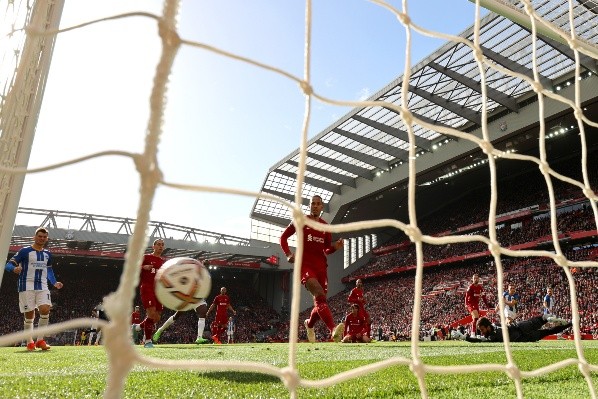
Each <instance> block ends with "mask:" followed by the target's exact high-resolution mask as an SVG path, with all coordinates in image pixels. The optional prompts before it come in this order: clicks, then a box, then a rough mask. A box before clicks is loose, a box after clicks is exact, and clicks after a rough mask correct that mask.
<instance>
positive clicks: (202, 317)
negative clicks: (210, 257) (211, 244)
mask: <svg viewBox="0 0 598 399" xmlns="http://www.w3.org/2000/svg"><path fill="white" fill-rule="evenodd" d="M203 265H204V266H205V267H208V266H209V262H208V261H207V260H204V261H203ZM195 313H196V314H197V339H196V340H195V343H196V344H207V343H208V342H210V341H209V340H207V339H205V338H204V337H203V333H204V330H205V328H206V314H207V313H208V304H207V303H206V300H205V299H203V298H202V300H201V301H199V302H198V304H197V306H196V307H195ZM179 315H180V312H178V311H177V312H175V313H174V314H173V315H172V316H170V317H169V318H168V320H166V321H165V322H164V324H162V326H161V327H160V328H158V331H156V333H155V334H154V336H153V337H152V340H153V341H154V342H158V341H159V340H160V337H161V336H162V333H163V332H164V330H166V329H167V328H168V327H170V326H171V325H172V323H174V322H175V321H176V320H177V319H178V318H179Z"/></svg>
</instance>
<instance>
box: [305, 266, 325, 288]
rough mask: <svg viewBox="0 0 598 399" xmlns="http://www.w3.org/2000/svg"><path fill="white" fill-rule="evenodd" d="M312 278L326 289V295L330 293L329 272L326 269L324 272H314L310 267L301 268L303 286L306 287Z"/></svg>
mask: <svg viewBox="0 0 598 399" xmlns="http://www.w3.org/2000/svg"><path fill="white" fill-rule="evenodd" d="M310 278H315V279H316V280H318V283H320V285H321V286H322V288H323V289H324V294H326V293H327V292H328V271H327V270H326V269H323V270H312V269H310V268H308V267H305V266H303V267H302V268H301V284H303V285H305V283H307V280H309V279H310Z"/></svg>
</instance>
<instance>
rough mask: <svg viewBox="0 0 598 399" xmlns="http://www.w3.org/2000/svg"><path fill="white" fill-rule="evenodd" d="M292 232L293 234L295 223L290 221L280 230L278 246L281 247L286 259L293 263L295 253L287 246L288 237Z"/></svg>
mask: <svg viewBox="0 0 598 399" xmlns="http://www.w3.org/2000/svg"><path fill="white" fill-rule="evenodd" d="M293 234H295V225H294V224H293V223H291V224H289V225H288V226H287V228H286V229H285V230H284V231H283V232H282V235H281V236H280V248H281V249H282V252H284V254H285V256H286V257H287V260H288V261H289V262H290V263H293V262H294V261H295V254H294V253H293V252H292V251H291V249H290V248H289V237H291V236H292V235H293Z"/></svg>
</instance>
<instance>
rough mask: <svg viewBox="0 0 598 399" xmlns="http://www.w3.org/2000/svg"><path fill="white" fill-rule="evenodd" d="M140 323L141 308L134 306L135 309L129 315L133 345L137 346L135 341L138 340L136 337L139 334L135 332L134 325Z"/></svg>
mask: <svg viewBox="0 0 598 399" xmlns="http://www.w3.org/2000/svg"><path fill="white" fill-rule="evenodd" d="M140 323H141V308H140V307H139V305H136V306H135V309H133V312H132V313H131V327H132V328H131V331H132V333H133V336H132V338H133V343H134V344H137V341H138V340H139V338H138V337H137V336H138V335H139V334H138V332H137V330H136V329H135V327H134V326H135V325H138V324H140Z"/></svg>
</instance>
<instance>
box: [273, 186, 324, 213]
mask: <svg viewBox="0 0 598 399" xmlns="http://www.w3.org/2000/svg"><path fill="white" fill-rule="evenodd" d="M262 192H264V193H268V194H272V195H275V196H277V197H280V198H284V199H286V200H287V201H290V202H293V203H294V202H295V195H294V194H288V193H283V192H281V191H276V190H270V189H269V188H262ZM310 203H311V198H301V205H303V206H307V207H309V204H310ZM328 209H329V208H328V204H327V203H325V204H324V212H328Z"/></svg>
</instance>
